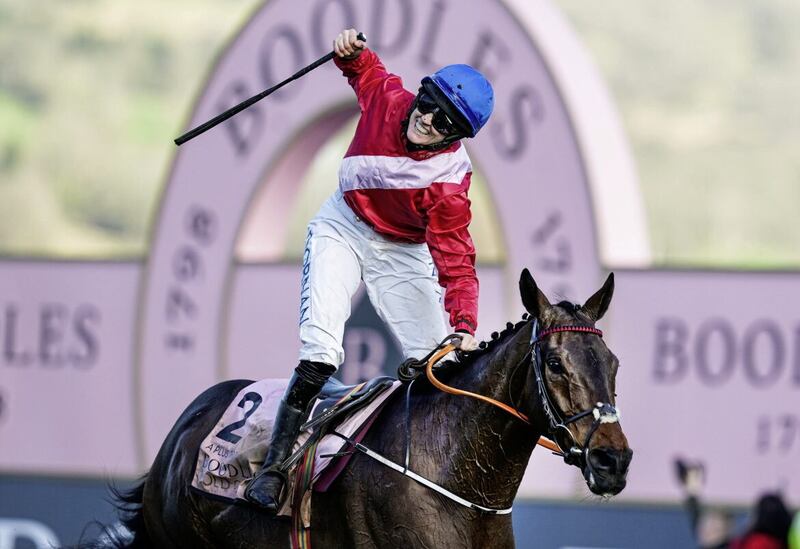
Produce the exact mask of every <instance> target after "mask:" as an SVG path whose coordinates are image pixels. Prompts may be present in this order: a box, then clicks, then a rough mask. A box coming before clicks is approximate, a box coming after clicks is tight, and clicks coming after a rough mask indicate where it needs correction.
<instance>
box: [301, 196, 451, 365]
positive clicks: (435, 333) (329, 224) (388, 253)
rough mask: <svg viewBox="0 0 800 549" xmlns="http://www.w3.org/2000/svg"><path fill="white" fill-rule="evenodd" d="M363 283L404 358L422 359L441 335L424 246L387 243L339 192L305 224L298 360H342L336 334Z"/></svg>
mask: <svg viewBox="0 0 800 549" xmlns="http://www.w3.org/2000/svg"><path fill="white" fill-rule="evenodd" d="M362 280H363V281H364V284H365V286H366V290H367V295H368V296H369V299H370V301H371V302H372V306H373V307H374V308H375V310H376V312H377V313H378V315H379V316H380V318H381V319H382V320H383V321H384V322H385V323H386V324H387V325H388V326H389V329H390V330H391V332H392V334H393V335H394V336H395V337H396V338H397V340H398V341H399V342H400V346H401V347H402V351H403V355H404V357H405V358H411V357H413V358H422V357H423V356H425V355H426V354H427V353H429V352H430V351H431V349H433V348H434V347H435V346H436V345H437V344H438V343H439V342H440V341H441V340H442V339H444V337H445V336H446V335H447V334H448V330H447V324H446V322H445V318H444V311H443V309H442V305H441V298H442V287H441V286H439V283H438V281H437V277H436V272H435V269H434V265H433V259H432V258H431V254H430V252H429V251H428V245H427V244H424V243H423V244H404V243H398V242H393V241H391V240H388V239H387V238H385V237H383V236H381V235H380V234H378V233H376V232H375V231H374V230H373V229H372V228H370V227H369V226H368V225H367V224H366V223H364V222H363V221H361V220H360V219H359V218H358V217H356V215H355V214H354V213H353V211H352V210H351V209H350V207H349V206H348V205H347V203H346V202H345V201H344V198H343V197H342V194H341V192H340V191H338V190H337V191H336V193H335V194H334V195H333V196H331V197H330V198H329V199H328V200H327V202H325V204H323V206H322V208H320V210H319V212H318V213H317V215H316V217H314V219H312V220H311V222H310V223H309V225H308V236H307V237H306V245H305V251H304V252H303V276H302V282H301V290H300V341H301V348H300V360H313V361H316V362H325V363H327V364H332V365H333V366H336V367H337V368H338V367H339V365H340V364H342V363H343V362H344V349H343V348H342V337H343V335H344V325H345V322H346V321H347V319H348V318H349V317H350V307H351V300H352V298H353V295H354V294H355V293H356V290H358V287H359V284H360V283H361V281H362Z"/></svg>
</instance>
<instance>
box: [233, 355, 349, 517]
mask: <svg viewBox="0 0 800 549" xmlns="http://www.w3.org/2000/svg"><path fill="white" fill-rule="evenodd" d="M335 371H336V368H334V367H333V366H331V365H330V364H325V363H324V362H309V361H307V360H301V361H300V364H299V365H298V366H297V368H295V373H294V375H293V376H292V379H291V380H289V386H288V387H287V388H286V393H284V395H283V399H282V400H281V403H280V406H278V413H277V415H276V416H275V425H274V426H273V428H272V438H271V440H270V443H269V450H268V452H267V458H266V459H265V460H264V464H263V465H262V466H261V471H260V472H259V473H258V475H256V477H255V478H253V480H251V481H250V483H249V484H248V486H247V489H246V490H245V492H244V496H245V498H247V500H248V501H249V502H250V503H253V504H255V505H256V506H258V507H260V508H262V509H264V510H265V511H267V512H268V513H272V514H275V513H277V512H278V508H279V507H280V502H281V492H282V491H283V486H284V484H286V473H287V471H286V470H284V469H283V468H282V467H281V466H282V465H283V462H284V461H285V460H286V458H287V457H288V456H289V454H290V452H291V449H292V446H293V445H294V441H295V439H296V438H297V435H298V434H299V431H300V427H301V426H302V425H303V423H305V421H306V418H307V417H308V413H309V408H310V404H311V403H312V402H313V401H314V398H315V397H316V396H317V395H318V394H319V392H320V389H322V386H323V385H325V382H326V381H328V378H329V377H330V376H331V375H332V374H333V372H335Z"/></svg>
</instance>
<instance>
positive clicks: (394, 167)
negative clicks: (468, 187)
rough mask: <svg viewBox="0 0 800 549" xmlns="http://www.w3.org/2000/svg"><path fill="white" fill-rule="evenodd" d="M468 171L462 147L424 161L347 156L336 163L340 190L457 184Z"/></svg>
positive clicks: (470, 169) (412, 187) (387, 157)
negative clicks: (339, 163) (337, 164)
mask: <svg viewBox="0 0 800 549" xmlns="http://www.w3.org/2000/svg"><path fill="white" fill-rule="evenodd" d="M469 171H472V163H471V162H470V160H469V156H468V155H467V151H466V150H465V149H464V147H463V146H462V147H459V148H458V150H457V151H454V152H451V153H443V154H437V155H436V156H433V157H431V158H426V159H425V160H414V159H412V158H408V157H406V156H365V155H362V156H348V157H346V158H345V159H344V160H342V164H341V166H339V187H340V188H341V189H342V191H354V190H359V189H424V188H425V187H429V186H430V185H431V183H456V184H458V183H461V181H462V180H463V179H464V176H465V175H466V174H467V172H469Z"/></svg>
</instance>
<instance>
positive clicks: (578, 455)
mask: <svg viewBox="0 0 800 549" xmlns="http://www.w3.org/2000/svg"><path fill="white" fill-rule="evenodd" d="M531 322H532V329H531V340H530V343H529V345H528V350H527V352H526V353H525V355H524V356H523V357H522V360H521V361H520V362H519V364H517V365H516V366H515V367H514V370H516V369H517V368H518V367H519V366H521V365H522V364H524V363H525V361H526V360H528V357H530V361H531V366H532V367H533V372H534V375H535V377H536V392H537V395H538V396H539V402H540V404H541V406H542V409H543V410H544V413H545V416H547V421H548V429H549V432H548V435H549V436H550V438H551V439H552V440H553V441H555V444H553V443H550V441H549V440H545V441H542V440H540V441H539V444H541V445H542V446H545V447H546V448H549V449H550V450H552V451H553V452H554V453H556V454H558V455H560V456H562V457H563V458H564V461H565V462H566V463H568V464H569V465H575V466H577V467H580V468H581V469H583V468H584V467H585V466H587V465H588V464H589V461H588V457H589V456H588V453H589V443H590V442H591V440H592V437H593V436H594V434H595V432H597V429H598V427H600V425H601V424H603V423H617V422H618V421H619V419H620V414H619V410H617V408H616V407H614V406H613V405H612V404H610V403H608V402H598V403H597V404H595V405H594V406H593V407H592V408H589V409H588V410H584V411H582V412H578V413H577V414H575V415H572V416H570V417H568V418H566V419H565V418H563V417H562V415H561V412H560V411H559V409H558V407H557V406H556V405H555V404H554V402H553V399H552V398H551V397H550V391H549V390H548V388H547V382H546V381H545V377H544V375H543V373H542V360H541V346H540V343H541V341H542V339H543V338H545V337H547V336H550V335H552V334H555V333H559V332H583V333H590V334H595V335H598V336H600V337H603V332H602V331H601V330H598V329H597V328H594V327H592V326H579V325H562V326H554V327H551V328H547V329H546V330H542V331H539V322H538V320H537V319H536V318H534V319H532V321H531ZM457 338H458V335H457V334H454V335H451V336H448V337H447V338H445V339H444V341H442V343H441V344H440V345H439V347H438V348H437V349H438V350H437V351H436V352H435V353H433V354H432V355H431V356H429V357H426V359H427V367H426V370H425V371H426V374H427V376H428V379H429V380H430V382H431V383H432V384H433V385H434V387H436V388H437V389H440V390H441V391H444V392H446V393H451V394H456V395H462V396H468V397H471V398H477V399H478V400H482V401H484V402H487V403H489V404H491V405H493V406H497V407H498V408H501V409H502V410H504V411H506V412H508V413H509V414H511V415H513V416H514V417H516V418H518V419H520V420H522V421H524V422H525V423H527V424H529V425H530V423H531V422H530V420H529V419H528V417H527V416H525V414H523V413H522V412H520V411H519V410H517V409H516V408H514V407H512V406H509V405H507V404H505V403H503V402H500V401H497V400H495V399H493V398H490V397H487V396H484V395H480V394H477V393H472V392H470V391H464V390H461V389H456V388H454V387H450V386H449V385H445V384H444V383H442V382H441V381H439V380H438V379H436V376H435V375H434V373H433V365H434V364H435V363H436V362H437V361H438V360H440V359H441V358H442V357H444V356H445V355H446V354H448V353H449V352H451V351H453V350H454V349H455V346H454V345H453V344H452V343H450V341H453V340H454V339H457ZM589 415H591V416H592V417H593V418H594V421H593V422H592V426H591V427H590V428H589V432H588V433H587V434H586V437H585V439H584V441H583V443H579V442H578V441H577V440H576V439H575V435H573V434H572V431H571V430H570V429H569V427H568V426H569V425H570V424H572V423H575V422H576V421H578V420H580V419H583V418H584V417H587V416H589ZM548 443H550V444H548Z"/></svg>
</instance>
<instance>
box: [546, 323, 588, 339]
mask: <svg viewBox="0 0 800 549" xmlns="http://www.w3.org/2000/svg"><path fill="white" fill-rule="evenodd" d="M556 332H586V333H589V334H597V335H599V336H600V337H603V331H602V330H598V329H597V328H592V327H591V326H556V327H555V328H549V329H547V330H542V331H541V332H539V333H538V334H536V339H537V340H539V339H542V338H543V337H544V336H548V335H550V334H554V333H556Z"/></svg>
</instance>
